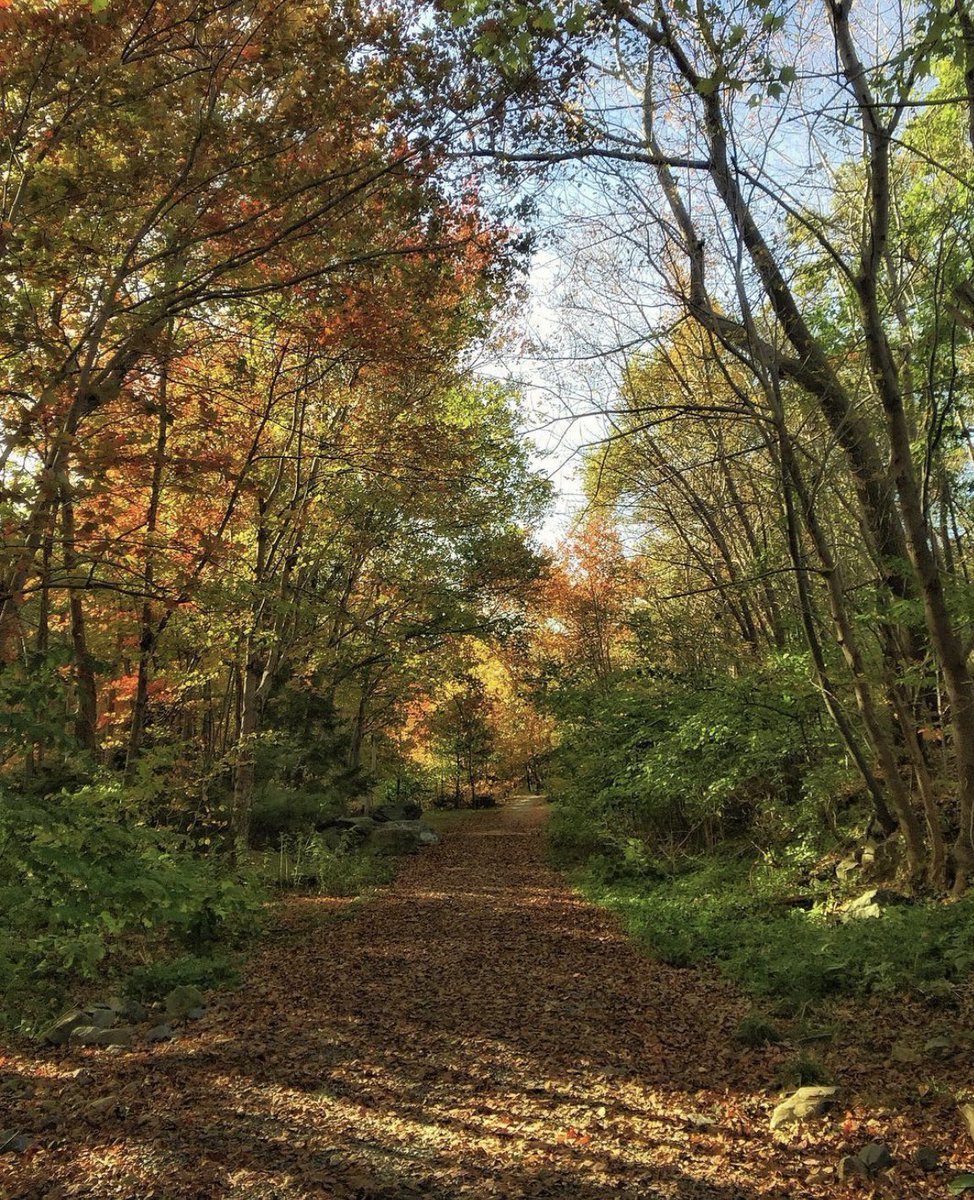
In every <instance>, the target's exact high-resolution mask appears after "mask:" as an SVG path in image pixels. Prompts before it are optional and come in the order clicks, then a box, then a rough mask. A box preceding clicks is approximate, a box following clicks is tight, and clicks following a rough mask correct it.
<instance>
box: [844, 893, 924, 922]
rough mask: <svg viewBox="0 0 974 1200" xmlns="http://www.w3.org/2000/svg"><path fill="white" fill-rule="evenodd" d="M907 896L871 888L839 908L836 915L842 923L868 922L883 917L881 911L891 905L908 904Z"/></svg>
mask: <svg viewBox="0 0 974 1200" xmlns="http://www.w3.org/2000/svg"><path fill="white" fill-rule="evenodd" d="M909 903H910V898H909V896H903V895H901V894H900V893H899V892H890V891H886V890H885V889H883V888H871V889H870V890H869V891H868V892H863V894H862V895H861V896H856V898H855V899H854V900H849V901H847V902H846V903H845V904H842V905H840V906H839V909H838V913H839V917H840V919H841V920H842V921H862V920H870V919H872V918H875V917H881V916H882V915H883V909H884V908H888V907H889V906H890V905H893V904H909Z"/></svg>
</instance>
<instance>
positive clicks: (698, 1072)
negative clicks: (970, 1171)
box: [0, 805, 911, 1200]
mask: <svg viewBox="0 0 974 1200" xmlns="http://www.w3.org/2000/svg"><path fill="white" fill-rule="evenodd" d="M543 819H544V813H543V810H542V808H541V807H540V806H538V805H522V806H521V807H519V808H518V809H514V810H508V811H504V810H501V811H498V812H487V813H478V814H473V815H471V817H470V820H469V822H468V823H467V824H466V825H464V826H462V827H461V828H459V829H458V831H457V832H455V833H452V834H450V835H448V836H447V837H446V839H445V840H444V841H443V842H442V843H441V844H440V845H439V846H437V847H435V848H433V849H432V850H431V851H428V852H426V853H425V854H424V855H422V856H421V857H419V858H417V859H416V860H414V861H411V862H409V863H408V864H407V865H406V867H405V869H404V871H403V873H402V875H401V876H400V878H399V879H398V881H397V882H396V883H395V884H394V885H392V886H391V887H390V888H389V889H387V890H386V891H385V892H383V893H382V894H381V895H380V896H378V897H377V898H376V899H375V900H373V901H371V902H370V903H368V904H365V905H363V906H361V907H360V908H358V909H357V910H356V911H355V913H354V916H352V917H351V918H350V919H348V920H331V919H328V918H327V915H324V914H327V912H328V911H329V910H328V909H327V908H326V907H325V905H324V904H322V906H321V907H320V908H319V907H317V906H316V904H315V902H313V901H307V900H295V901H293V902H289V904H288V905H287V907H286V908H285V911H284V917H283V928H282V929H281V930H280V931H278V932H279V935H280V936H272V937H269V938H268V939H267V940H266V942H265V943H264V947H263V949H262V951H261V952H260V954H259V955H258V956H257V957H256V958H255V959H254V961H253V962H252V965H251V969H250V971H249V978H248V980H247V982H246V984H245V985H244V986H243V987H242V988H241V989H239V991H237V992H236V993H233V994H231V995H229V996H225V997H224V998H223V1001H222V1002H221V1004H220V1005H219V1007H216V1008H214V1010H213V1011H212V1012H211V1013H210V1014H209V1015H208V1016H207V1017H206V1018H205V1020H204V1021H203V1022H201V1023H200V1024H199V1026H198V1027H194V1028H193V1029H192V1031H191V1033H190V1036H188V1037H187V1039H186V1040H185V1041H181V1042H177V1043H173V1044H171V1045H168V1046H165V1047H161V1048H159V1049H157V1050H155V1051H152V1052H149V1051H144V1052H137V1053H133V1054H131V1055H128V1056H124V1057H118V1058H113V1059H109V1058H107V1057H105V1056H98V1055H97V1054H92V1053H91V1052H85V1051H72V1052H60V1053H57V1052H51V1053H50V1055H49V1056H48V1061H49V1065H50V1067H51V1069H52V1070H53V1069H57V1070H59V1071H61V1072H62V1079H63V1076H64V1074H65V1073H66V1072H67V1071H69V1070H70V1069H71V1068H72V1067H74V1066H76V1065H80V1064H83V1066H84V1068H85V1070H86V1072H88V1076H89V1078H88V1079H87V1081H85V1082H84V1084H83V1086H82V1088H81V1089H80V1090H79V1087H77V1086H75V1083H76V1081H75V1082H72V1081H66V1082H64V1084H63V1087H64V1089H65V1090H66V1095H67V1100H66V1103H65V1105H64V1112H63V1114H62V1116H61V1118H60V1119H59V1120H57V1121H56V1122H55V1124H54V1126H53V1128H50V1127H49V1128H48V1129H46V1130H45V1129H41V1130H39V1131H37V1132H38V1133H39V1135H40V1141H41V1144H42V1146H43V1147H44V1148H43V1152H41V1153H38V1154H37V1155H35V1156H34V1157H33V1158H25V1160H24V1162H23V1163H22V1164H21V1165H20V1170H19V1172H18V1174H17V1175H16V1176H14V1177H13V1188H12V1190H9V1189H8V1190H6V1191H5V1190H3V1186H0V1194H2V1195H3V1196H4V1197H7V1196H9V1197H11V1198H13V1197H24V1198H26V1197H32V1198H33V1197H37V1198H38V1200H40V1198H42V1197H43V1200H48V1197H53V1196H55V1195H58V1196H59V1195H64V1196H69V1195H80V1196H95V1197H99V1198H102V1197H103V1198H104V1200H109V1198H113V1197H132V1198H133V1200H135V1198H136V1197H138V1198H139V1200H141V1198H143V1197H145V1198H148V1197H151V1196H158V1197H160V1198H164V1200H177V1198H182V1197H199V1198H200V1200H204V1198H206V1197H210V1196H212V1197H230V1198H239V1200H244V1198H248V1200H262V1198H267V1200H270V1198H272V1197H273V1198H276V1200H298V1198H304V1197H317V1196H321V1197H334V1198H336V1200H341V1198H342V1197H357V1198H358V1200H368V1198H369V1197H373V1198H375V1200H395V1198H396V1197H401V1198H403V1200H408V1198H409V1197H419V1196H424V1197H427V1196H428V1197H436V1198H442V1200H447V1198H451V1197H455V1198H456V1200H466V1198H469V1200H474V1198H477V1200H479V1198H481V1197H482V1198H484V1200H487V1198H489V1197H501V1198H503V1197H507V1198H509V1200H517V1198H519V1197H525V1198H530V1197H535V1198H539V1200H545V1198H553V1197H562V1196H563V1197H572V1198H573V1200H608V1198H609V1197H613V1198H616V1200H618V1198H619V1197H630V1198H631V1200H636V1198H637V1197H638V1198H639V1200H657V1198H666V1200H689V1198H691V1197H709V1198H711V1200H752V1198H753V1200H756V1198H757V1197H759V1196H763V1197H769V1196H770V1197H776V1196H780V1197H784V1196H789V1195H790V1196H794V1195H811V1194H812V1192H810V1191H806V1190H804V1186H803V1181H804V1180H805V1177H806V1176H807V1174H808V1171H809V1169H810V1165H811V1166H812V1167H814V1165H815V1162H816V1159H817V1158H821V1156H822V1154H827V1155H830V1156H831V1155H832V1151H831V1150H829V1149H827V1148H826V1149H824V1150H821V1151H817V1150H816V1149H815V1147H814V1146H812V1147H809V1146H808V1145H805V1146H804V1147H801V1148H800V1149H799V1148H794V1149H793V1148H792V1147H790V1146H787V1145H779V1144H777V1143H775V1142H774V1141H773V1139H772V1138H771V1135H769V1133H768V1132H767V1096H768V1091H769V1089H770V1088H771V1085H772V1080H773V1077H774V1071H775V1067H776V1066H777V1064H778V1063H779V1062H780V1060H781V1055H782V1053H783V1052H782V1051H781V1050H780V1049H778V1048H768V1049H766V1050H760V1051H746V1050H743V1049H742V1048H741V1047H740V1046H738V1045H737V1044H736V1043H734V1042H733V1039H732V1038H731V1036H730V1032H731V1029H732V1027H733V1026H734V1024H735V1023H736V1021H737V1020H739V1018H740V1016H741V1015H742V1013H743V1012H744V1011H745V1008H746V1006H745V1005H743V1004H742V1003H741V1002H740V1000H739V999H738V998H736V997H735V995H734V994H733V992H732V991H731V990H730V988H729V987H727V986H726V985H724V984H723V983H721V982H720V981H715V980H714V979H706V978H705V977H704V976H702V975H701V974H699V973H697V972H694V971H678V970H675V969H672V968H667V967H662V966H660V965H659V964H656V963H653V962H651V961H650V960H649V959H648V958H647V957H645V956H644V955H643V954H641V953H640V952H639V951H638V950H637V949H635V948H634V947H633V946H632V945H630V944H629V943H628V942H627V941H626V939H625V937H624V936H623V935H622V933H621V932H620V930H619V928H618V926H617V925H616V923H615V922H614V921H613V920H612V919H611V918H610V917H609V916H607V915H606V914H605V913H603V912H601V911H599V910H597V909H594V908H592V907H591V906H589V905H587V904H585V903H584V902H582V901H581V900H580V899H579V898H578V897H577V896H575V895H574V894H573V893H572V892H571V891H570V890H569V889H567V888H566V886H565V885H564V883H563V881H562V880H561V879H560V878H559V877H558V876H557V875H556V874H554V873H553V872H552V871H550V870H549V869H548V868H547V866H546V865H545V861H544V848H543ZM332 908H333V906H332ZM90 1096H96V1097H103V1098H104V1097H105V1096H107V1097H112V1096H115V1097H117V1099H118V1103H117V1104H116V1105H115V1106H114V1107H113V1108H111V1109H110V1110H106V1109H105V1108H104V1105H102V1108H101V1109H100V1110H99V1111H98V1113H97V1116H92V1114H91V1111H90V1105H89V1106H88V1107H86V1102H87V1098H88V1097H90ZM45 1138H46V1142H45V1140H44V1139H45ZM831 1161H834V1157H831ZM45 1172H46V1176H45ZM54 1177H56V1178H57V1180H58V1184H59V1189H63V1190H58V1191H56V1192H55V1191H53V1190H51V1189H50V1188H48V1190H46V1191H45V1190H44V1187H45V1178H46V1179H47V1182H48V1184H49V1183H50V1180H51V1179H52V1178H54ZM2 1179H3V1177H2V1175H0V1182H2ZM96 1181H97V1182H96ZM18 1188H19V1189H20V1190H17V1189H18ZM888 1194H897V1193H888ZM901 1194H902V1195H907V1194H911V1193H910V1192H909V1191H905V1192H903V1193H901Z"/></svg>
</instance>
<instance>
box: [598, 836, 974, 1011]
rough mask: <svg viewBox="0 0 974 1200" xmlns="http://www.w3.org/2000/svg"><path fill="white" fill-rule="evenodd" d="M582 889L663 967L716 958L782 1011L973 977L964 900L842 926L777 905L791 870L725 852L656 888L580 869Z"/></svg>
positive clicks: (905, 908) (791, 884)
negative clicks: (619, 918)
mask: <svg viewBox="0 0 974 1200" xmlns="http://www.w3.org/2000/svg"><path fill="white" fill-rule="evenodd" d="M751 853H752V855H753V850H752V851H751ZM580 885H581V887H582V889H583V891H584V892H585V894H586V895H588V896H589V897H590V898H592V899H594V900H597V901H599V902H600V903H603V904H606V905H608V906H609V907H610V908H612V909H614V910H615V911H617V912H618V913H619V914H620V915H621V916H622V918H623V920H624V921H625V923H626V926H627V927H628V929H629V930H630V932H632V933H633V935H634V936H636V937H637V938H638V939H639V940H641V941H643V942H644V943H645V944H646V945H647V947H648V948H649V950H650V951H651V952H652V953H653V954H654V955H656V956H658V957H659V958H661V959H662V960H663V961H665V962H668V963H671V964H673V965H674V966H691V965H694V964H697V963H704V962H708V961H713V962H716V963H717V964H718V966H719V967H720V969H721V970H722V971H723V972H724V973H725V974H726V975H727V976H729V977H730V978H731V979H732V980H734V981H735V982H736V983H738V984H739V985H741V986H742V987H744V988H745V989H746V990H747V991H748V992H750V993H751V994H752V995H754V996H756V997H760V998H761V999H763V1000H766V1001H769V1002H771V1003H772V1004H774V1005H775V1006H776V1007H777V1008H778V1009H779V1010H780V1011H782V1012H785V1013H793V1012H797V1011H800V1010H801V1009H802V1008H803V1007H804V1006H805V1005H807V1004H809V1003H814V1002H816V1001H820V1000H823V999H826V998H828V997H831V996H838V995H857V996H866V995H873V994H881V995H893V994H896V993H900V992H916V993H919V994H929V995H939V996H941V997H943V996H944V995H945V994H946V995H947V996H949V995H950V994H951V993H952V990H953V985H955V984H957V983H959V982H961V981H963V980H965V979H966V978H968V977H969V976H970V974H971V972H972V971H974V898H970V899H967V900H964V901H961V902H959V903H956V904H953V905H947V906H945V905H942V904H937V903H934V902H929V903H917V904H914V905H902V906H897V907H892V908H889V909H888V910H886V911H885V912H884V914H883V915H882V916H881V917H878V918H875V919H871V920H861V921H850V922H848V923H840V922H838V921H837V920H836V919H835V918H834V917H831V916H829V915H828V914H827V913H826V912H825V910H824V905H823V904H818V905H816V906H815V907H813V908H812V909H811V910H809V911H805V910H803V909H799V908H795V907H793V906H790V905H787V904H783V903H782V900H784V899H786V898H788V897H789V896H790V895H792V894H793V893H794V891H795V889H796V888H800V887H801V886H802V870H801V868H800V866H798V865H797V864H792V865H791V866H789V865H788V864H787V863H786V862H784V861H777V862H774V863H772V862H770V861H767V860H760V861H755V860H754V859H753V857H745V856H744V855H739V856H736V857H735V856H732V855H730V854H728V853H726V852H725V853H724V854H721V855H717V856H710V857H704V856H701V857H699V858H696V859H692V860H688V861H686V862H684V863H683V864H681V869H680V871H678V872H675V873H674V874H673V875H672V876H671V877H670V878H668V879H665V880H663V881H660V882H658V883H656V884H649V883H645V882H632V881H628V882H606V881H605V880H604V879H602V878H600V877H598V876H597V875H596V874H595V873H594V872H593V871H591V870H589V871H588V873H587V874H584V875H582V876H580ZM819 898H820V900H823V901H824V899H825V896H824V893H822V894H820V896H819Z"/></svg>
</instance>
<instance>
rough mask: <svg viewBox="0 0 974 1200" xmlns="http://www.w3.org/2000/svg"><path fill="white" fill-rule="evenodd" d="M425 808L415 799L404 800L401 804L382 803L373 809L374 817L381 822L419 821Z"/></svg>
mask: <svg viewBox="0 0 974 1200" xmlns="http://www.w3.org/2000/svg"><path fill="white" fill-rule="evenodd" d="M422 815H423V810H422V808H421V807H420V805H418V804H417V803H416V802H415V801H414V800H404V801H403V802H402V803H401V804H380V805H379V807H378V808H375V809H373V810H372V819H373V820H374V821H378V822H379V823H380V824H385V823H386V822H387V821H418V820H419V818H420V817H421V816H422Z"/></svg>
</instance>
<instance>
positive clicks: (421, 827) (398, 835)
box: [368, 821, 440, 854]
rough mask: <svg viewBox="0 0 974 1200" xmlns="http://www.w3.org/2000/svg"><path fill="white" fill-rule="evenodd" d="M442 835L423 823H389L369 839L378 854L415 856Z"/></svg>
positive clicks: (381, 826)
mask: <svg viewBox="0 0 974 1200" xmlns="http://www.w3.org/2000/svg"><path fill="white" fill-rule="evenodd" d="M439 840H440V835H439V834H438V833H437V832H436V831H435V830H433V829H431V828H430V827H429V826H428V825H427V824H426V823H425V822H423V821H387V822H386V823H385V824H384V825H379V826H378V827H377V828H376V830H375V832H374V833H373V834H372V836H371V837H370V838H369V843H368V844H369V846H370V848H371V849H373V850H374V851H375V852H376V854H415V853H416V852H417V851H418V850H420V849H421V848H422V847H423V846H432V845H435V843H436V842H438V841H439Z"/></svg>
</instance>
